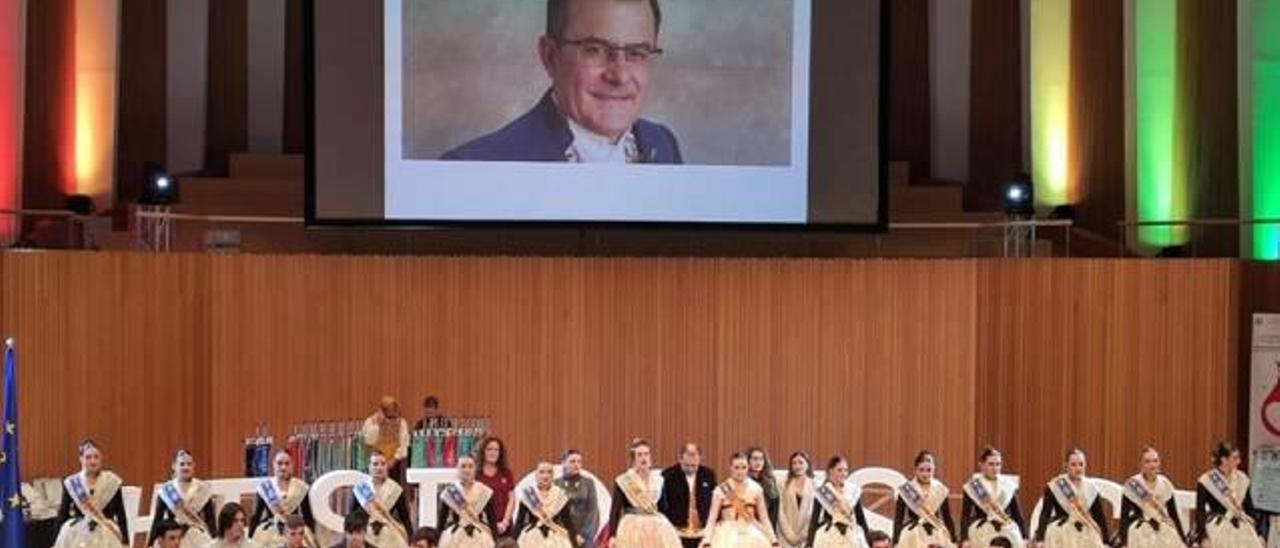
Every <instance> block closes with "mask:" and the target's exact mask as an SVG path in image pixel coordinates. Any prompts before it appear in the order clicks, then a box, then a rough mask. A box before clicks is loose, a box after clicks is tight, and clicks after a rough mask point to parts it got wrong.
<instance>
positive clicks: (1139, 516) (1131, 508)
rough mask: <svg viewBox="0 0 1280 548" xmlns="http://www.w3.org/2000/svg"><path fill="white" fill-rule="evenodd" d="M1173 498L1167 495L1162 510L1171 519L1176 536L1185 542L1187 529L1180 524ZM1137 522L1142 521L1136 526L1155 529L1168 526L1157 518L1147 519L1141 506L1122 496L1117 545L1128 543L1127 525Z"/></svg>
mask: <svg viewBox="0 0 1280 548" xmlns="http://www.w3.org/2000/svg"><path fill="white" fill-rule="evenodd" d="M1175 498H1176V497H1169V500H1168V501H1167V502H1166V503H1165V505H1164V511H1165V514H1167V515H1168V516H1169V519H1170V520H1172V521H1173V526H1174V528H1175V529H1177V533H1178V538H1179V539H1182V543H1183V544H1186V540H1187V529H1186V527H1183V526H1182V519H1181V518H1179V517H1178V505H1177V503H1176V502H1175V500H1174V499H1175ZM1138 522H1143V523H1139V524H1138V525H1137V526H1138V527H1151V528H1153V529H1155V530H1157V531H1159V530H1160V528H1161V527H1168V525H1166V524H1164V523H1161V522H1160V521H1158V520H1154V519H1147V517H1146V514H1145V513H1143V511H1142V508H1139V507H1138V505H1137V504H1134V503H1133V501H1131V500H1129V497H1124V501H1123V502H1121V503H1120V530H1119V531H1117V532H1116V534H1117V540H1118V541H1119V546H1128V545H1129V527H1130V526H1132V525H1133V524H1135V523H1138Z"/></svg>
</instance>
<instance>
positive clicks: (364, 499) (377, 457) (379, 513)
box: [347, 450, 413, 548]
mask: <svg viewBox="0 0 1280 548" xmlns="http://www.w3.org/2000/svg"><path fill="white" fill-rule="evenodd" d="M357 511H358V512H364V513H365V515H367V516H369V528H368V534H367V536H366V540H368V542H369V543H370V544H372V545H374V546H377V547H378V548H408V546H409V535H410V534H412V533H413V527H412V526H411V525H410V524H409V503H408V501H407V500H406V497H405V492H404V487H402V486H401V485H400V484H399V483H397V482H396V480H393V479H391V477H390V469H389V468H388V467H387V457H386V456H385V455H383V454H382V453H380V452H378V451H376V450H375V451H373V452H372V453H371V454H370V455H369V476H368V477H366V478H364V479H362V480H360V482H358V483H356V484H355V485H354V486H352V487H351V502H350V506H348V507H347V512H348V513H351V512H357Z"/></svg>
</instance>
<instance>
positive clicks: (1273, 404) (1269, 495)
mask: <svg viewBox="0 0 1280 548" xmlns="http://www.w3.org/2000/svg"><path fill="white" fill-rule="evenodd" d="M1251 325H1252V330H1253V343H1252V353H1251V356H1252V357H1251V364H1252V365H1251V369H1250V371H1251V373H1250V375H1249V386H1250V390H1249V452H1250V454H1251V455H1252V456H1253V458H1252V459H1250V462H1251V463H1252V464H1253V470H1252V474H1251V475H1252V476H1253V485H1252V494H1253V503H1254V505H1255V506H1257V507H1258V508H1260V509H1262V510H1267V511H1269V512H1280V314H1254V315H1253V321H1252V322H1251Z"/></svg>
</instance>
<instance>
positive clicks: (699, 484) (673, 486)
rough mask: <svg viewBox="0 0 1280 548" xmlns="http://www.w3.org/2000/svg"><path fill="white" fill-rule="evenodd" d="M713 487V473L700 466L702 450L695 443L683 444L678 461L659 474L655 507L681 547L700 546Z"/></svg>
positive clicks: (713, 490)
mask: <svg viewBox="0 0 1280 548" xmlns="http://www.w3.org/2000/svg"><path fill="white" fill-rule="evenodd" d="M715 488H716V473H715V471H714V470H712V469H710V468H707V467H706V466H702V451H701V450H699V449H698V445H697V444H695V443H686V444H685V445H684V448H683V449H681V450H680V462H679V463H678V464H676V465H675V466H672V467H670V468H667V469H666V470H663V471H662V500H661V501H660V502H659V504H658V507H659V510H661V511H662V513H663V515H665V516H667V519H668V520H670V521H671V525H673V526H675V528H676V531H677V532H678V533H679V534H680V541H681V542H682V543H683V544H684V546H685V548H698V545H699V544H701V543H702V529H703V526H704V525H706V523H707V515H708V514H709V513H710V512H711V495H712V494H713V493H714V492H715Z"/></svg>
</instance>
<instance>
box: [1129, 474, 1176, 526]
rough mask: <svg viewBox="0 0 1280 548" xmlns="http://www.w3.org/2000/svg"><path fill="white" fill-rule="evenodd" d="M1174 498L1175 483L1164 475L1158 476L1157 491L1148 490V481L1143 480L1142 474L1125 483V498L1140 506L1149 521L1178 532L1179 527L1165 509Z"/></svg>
mask: <svg viewBox="0 0 1280 548" xmlns="http://www.w3.org/2000/svg"><path fill="white" fill-rule="evenodd" d="M1172 497H1173V483H1171V482H1170V481H1169V479H1168V478H1166V477H1164V476H1163V475H1159V476H1156V487H1155V490H1151V489H1148V488H1147V484H1146V481H1145V480H1143V479H1142V474H1138V475H1136V476H1133V477H1131V478H1129V479H1128V480H1126V481H1125V482H1124V498H1126V499H1129V501H1130V502H1132V503H1134V504H1136V505H1138V508H1141V509H1142V514H1143V515H1144V516H1146V517H1147V519H1154V520H1156V521H1159V522H1160V523H1162V524H1164V525H1167V526H1169V527H1172V528H1173V530H1174V531H1177V530H1178V527H1177V526H1176V524H1175V523H1174V521H1173V518H1171V517H1169V513H1168V512H1166V511H1165V508H1164V505H1165V504H1166V503H1167V502H1168V501H1169V499H1170V498H1172Z"/></svg>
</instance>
